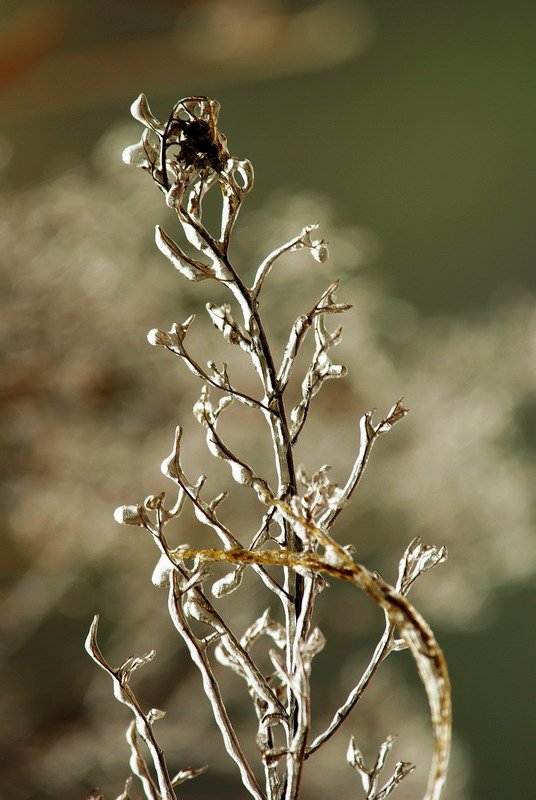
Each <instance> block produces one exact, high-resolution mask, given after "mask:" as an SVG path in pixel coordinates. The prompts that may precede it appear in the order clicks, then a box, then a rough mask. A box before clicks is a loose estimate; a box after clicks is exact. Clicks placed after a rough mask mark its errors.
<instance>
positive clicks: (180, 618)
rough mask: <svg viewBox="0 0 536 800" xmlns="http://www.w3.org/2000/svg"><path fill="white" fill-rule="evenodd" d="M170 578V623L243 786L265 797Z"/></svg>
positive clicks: (261, 798)
mask: <svg viewBox="0 0 536 800" xmlns="http://www.w3.org/2000/svg"><path fill="white" fill-rule="evenodd" d="M171 577H172V579H171V581H170V587H169V603H168V608H169V614H170V617H171V619H172V621H173V624H174V625H175V627H176V628H177V630H178V631H179V633H180V634H181V636H182V638H183V639H184V641H185V642H186V645H187V647H188V650H189V652H190V657H191V659H192V661H193V662H194V664H196V666H197V668H198V669H199V671H200V673H201V677H202V679H203V688H204V690H205V694H206V696H207V697H208V699H209V701H210V705H211V707H212V713H213V714H214V718H215V720H216V723H217V725H218V727H219V729H220V731H221V734H222V737H223V742H224V745H225V749H226V750H227V752H228V753H229V755H230V756H231V758H232V759H233V760H234V761H235V762H236V764H237V765H238V768H239V770H240V775H241V777H242V782H243V784H244V786H245V788H246V789H247V790H248V791H249V793H250V794H251V795H252V796H253V797H255V798H257V800H265V799H264V794H263V792H262V789H261V787H260V786H259V784H258V782H257V779H256V777H255V774H254V772H253V770H252V769H251V766H250V765H249V763H248V761H247V759H246V756H245V755H244V753H243V751H242V748H241V746H240V743H239V741H238V738H237V736H236V733H235V731H234V728H233V725H232V723H231V720H230V719H229V715H228V714H227V710H226V708H225V704H224V702H223V698H222V696H221V691H220V687H219V685H218V681H217V680H216V678H215V676H214V672H213V670H212V667H211V665H210V662H209V660H208V657H207V655H206V652H205V651H206V646H205V645H204V644H203V643H202V642H200V641H199V640H198V639H197V638H196V637H195V636H194V634H193V632H192V630H191V628H190V626H189V625H188V622H187V620H186V615H185V613H184V610H183V608H182V604H181V597H182V592H181V588H180V585H179V581H178V576H177V575H176V573H175V572H173V573H172V576H171Z"/></svg>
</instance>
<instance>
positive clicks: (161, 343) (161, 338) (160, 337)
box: [147, 328, 173, 347]
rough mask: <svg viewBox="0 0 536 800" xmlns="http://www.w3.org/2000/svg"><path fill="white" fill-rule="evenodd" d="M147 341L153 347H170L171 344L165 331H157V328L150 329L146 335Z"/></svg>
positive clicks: (169, 337)
mask: <svg viewBox="0 0 536 800" xmlns="http://www.w3.org/2000/svg"><path fill="white" fill-rule="evenodd" d="M147 341H148V342H149V344H152V345H154V346H155V347H171V346H172V345H173V342H172V340H171V336H170V335H169V333H168V332H167V331H159V330H158V328H151V330H150V331H149V333H148V334H147Z"/></svg>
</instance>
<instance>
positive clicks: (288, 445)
mask: <svg viewBox="0 0 536 800" xmlns="http://www.w3.org/2000/svg"><path fill="white" fill-rule="evenodd" d="M226 265H227V266H228V268H229V269H230V270H231V272H232V273H233V275H234V276H235V280H234V282H232V283H230V284H229V288H230V289H231V291H232V292H233V294H234V296H235V298H236V300H237V301H238V303H239V304H240V308H241V310H242V313H243V316H244V324H245V327H246V330H247V331H248V333H249V334H250V336H251V341H252V343H253V349H252V354H251V355H252V359H253V362H254V365H255V368H256V370H257V372H258V374H259V376H260V378H261V381H262V384H263V388H264V392H265V397H264V398H263V403H264V404H265V405H267V406H268V408H269V409H270V411H264V410H263V414H264V416H265V418H266V420H267V422H268V425H269V426H270V432H271V435H272V441H273V444H274V451H275V462H276V469H277V476H278V482H279V487H278V497H279V498H280V499H286V498H288V497H290V496H292V495H295V494H296V493H297V485H296V472H295V466H294V453H293V450H292V441H291V437H290V431H289V426H288V423H287V417H286V412H285V405H284V401H283V395H282V392H281V390H280V387H279V385H278V381H277V371H276V369H275V365H274V360H273V357H272V353H271V350H270V345H269V344H268V339H267V336H266V332H265V330H264V326H263V324H262V320H261V318H260V315H259V312H258V304H257V300H256V299H255V298H253V297H252V295H251V292H250V291H249V290H248V289H247V287H246V286H245V285H244V284H243V282H242V281H241V280H240V278H239V276H238V275H237V274H236V272H235V271H234V270H233V268H232V267H231V265H230V264H229V263H228V262H227V264H226ZM282 525H283V526H284V536H285V541H284V547H285V548H287V549H288V550H290V551H292V552H295V553H298V552H300V551H301V550H302V544H301V541H300V539H299V538H298V537H297V536H296V534H295V532H294V529H293V527H292V525H291V524H290V523H289V521H288V520H283V521H282ZM285 590H286V591H287V593H288V597H290V598H291V602H289V603H285V623H286V625H285V627H286V632H287V643H286V644H287V646H286V663H287V669H288V671H289V673H291V672H292V669H293V663H292V662H293V652H294V644H295V639H296V635H297V620H298V619H299V616H300V613H301V609H302V603H303V597H304V579H303V577H302V576H301V575H298V574H297V573H296V572H295V571H294V570H292V569H289V568H288V567H285ZM288 697H289V701H288V712H289V718H290V730H288V734H287V735H288V741H287V745H288V750H289V753H288V756H287V774H286V788H285V797H286V800H292V799H293V798H296V797H298V794H299V788H300V782H301V773H302V766H303V759H302V758H299V757H298V758H297V757H296V754H295V753H294V752H292V751H293V749H294V748H292V747H291V743H292V742H293V741H294V740H295V737H296V735H297V733H298V728H299V725H300V723H299V719H298V708H297V702H296V698H295V697H294V695H293V694H292V692H291V691H290V690H289V692H288Z"/></svg>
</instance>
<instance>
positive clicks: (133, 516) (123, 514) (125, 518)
mask: <svg viewBox="0 0 536 800" xmlns="http://www.w3.org/2000/svg"><path fill="white" fill-rule="evenodd" d="M114 519H115V521H116V522H118V523H119V524H120V525H140V526H141V527H143V526H144V525H145V515H144V512H143V508H142V506H118V508H116V509H115V511H114Z"/></svg>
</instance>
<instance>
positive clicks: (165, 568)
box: [151, 555, 173, 589]
mask: <svg viewBox="0 0 536 800" xmlns="http://www.w3.org/2000/svg"><path fill="white" fill-rule="evenodd" d="M172 569H173V565H172V564H171V562H170V560H169V558H168V557H167V556H165V555H161V556H160V558H159V560H158V563H157V565H156V567H155V568H154V570H153V574H152V575H151V582H152V583H153V584H154V586H159V587H160V588H161V589H164V588H165V587H166V586H169V576H170V573H171V570H172Z"/></svg>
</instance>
